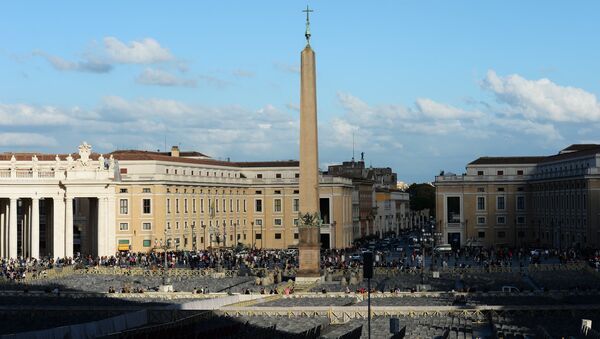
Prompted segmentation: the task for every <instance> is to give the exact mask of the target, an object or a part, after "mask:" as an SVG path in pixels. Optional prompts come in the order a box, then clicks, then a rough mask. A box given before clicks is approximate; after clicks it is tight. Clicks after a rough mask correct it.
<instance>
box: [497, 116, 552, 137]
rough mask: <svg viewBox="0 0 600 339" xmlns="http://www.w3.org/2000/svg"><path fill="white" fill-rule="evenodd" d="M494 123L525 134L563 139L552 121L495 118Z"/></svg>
mask: <svg viewBox="0 0 600 339" xmlns="http://www.w3.org/2000/svg"><path fill="white" fill-rule="evenodd" d="M492 123H493V124H495V125H498V126H500V127H503V128H504V129H506V130H507V131H510V132H514V131H518V132H520V133H523V134H528V135H535V136H538V137H542V138H544V139H546V140H551V141H556V140H562V139H563V137H562V135H561V134H560V133H559V131H558V130H557V129H556V128H555V127H554V125H553V124H550V123H538V122H535V121H530V120H520V119H503V118H495V119H493V120H492Z"/></svg>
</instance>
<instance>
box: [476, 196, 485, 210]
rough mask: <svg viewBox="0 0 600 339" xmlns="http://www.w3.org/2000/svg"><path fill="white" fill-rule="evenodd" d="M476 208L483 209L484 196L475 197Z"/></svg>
mask: <svg viewBox="0 0 600 339" xmlns="http://www.w3.org/2000/svg"><path fill="white" fill-rule="evenodd" d="M477 210H478V211H485V197H477Z"/></svg>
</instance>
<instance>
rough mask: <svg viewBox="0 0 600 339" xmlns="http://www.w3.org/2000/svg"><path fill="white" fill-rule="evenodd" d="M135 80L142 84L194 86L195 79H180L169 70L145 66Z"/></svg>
mask: <svg viewBox="0 0 600 339" xmlns="http://www.w3.org/2000/svg"><path fill="white" fill-rule="evenodd" d="M135 81H136V82H137V83H138V84H143V85H157V86H168V87H174V86H182V87H196V80H192V79H182V78H179V77H177V76H175V75H173V74H171V73H169V72H166V71H163V70H160V69H154V68H146V69H145V70H144V72H143V73H142V74H140V75H139V76H138V77H137V78H136V80H135Z"/></svg>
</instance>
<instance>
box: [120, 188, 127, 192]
mask: <svg viewBox="0 0 600 339" xmlns="http://www.w3.org/2000/svg"><path fill="white" fill-rule="evenodd" d="M119 193H127V188H119Z"/></svg>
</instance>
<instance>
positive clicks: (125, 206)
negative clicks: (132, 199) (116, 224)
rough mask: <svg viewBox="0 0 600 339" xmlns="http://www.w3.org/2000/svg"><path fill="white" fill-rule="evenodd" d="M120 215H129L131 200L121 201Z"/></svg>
mask: <svg viewBox="0 0 600 339" xmlns="http://www.w3.org/2000/svg"><path fill="white" fill-rule="evenodd" d="M119 213H120V214H129V200H127V199H121V200H119Z"/></svg>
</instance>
